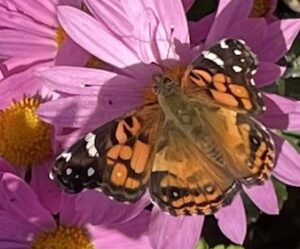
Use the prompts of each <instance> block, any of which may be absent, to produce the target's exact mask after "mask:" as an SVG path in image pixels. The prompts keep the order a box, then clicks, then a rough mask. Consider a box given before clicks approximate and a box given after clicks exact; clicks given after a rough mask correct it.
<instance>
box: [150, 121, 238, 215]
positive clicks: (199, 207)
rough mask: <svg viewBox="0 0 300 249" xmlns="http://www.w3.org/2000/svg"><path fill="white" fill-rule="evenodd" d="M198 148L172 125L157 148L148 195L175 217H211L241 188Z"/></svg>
mask: <svg viewBox="0 0 300 249" xmlns="http://www.w3.org/2000/svg"><path fill="white" fill-rule="evenodd" d="M196 129H197V128H196ZM196 129H195V130H196ZM195 136H197V135H196V134H195ZM199 136H201V135H200V134H199ZM200 147H201V146H200V145H199V144H197V142H195V140H194V141H192V140H191V139H190V138H189V137H188V136H187V135H186V134H185V133H184V132H182V131H181V130H180V129H178V128H177V127H176V126H174V125H166V126H165V128H164V132H163V136H162V137H161V138H160V139H159V142H158V144H157V151H156V156H155V159H154V163H153V169H152V174H151V182H150V194H151V196H152V198H153V200H154V201H155V202H156V203H158V205H159V206H160V207H161V208H162V209H163V210H165V211H167V212H169V213H170V214H172V215H174V216H177V215H192V214H206V215H207V214H211V213H214V212H216V211H217V210H219V209H220V208H221V207H223V206H225V205H228V204H229V203H230V202H231V201H232V198H233V197H234V195H235V194H236V192H237V191H238V190H239V188H240V186H239V185H238V183H237V182H236V181H235V179H234V178H233V177H232V176H231V175H230V174H228V173H227V172H226V171H225V170H224V169H223V168H222V167H219V166H217V165H216V161H217V160H215V159H211V158H209V157H208V156H207V155H206V154H205V153H204V151H202V150H201V149H200ZM220 164H222V162H220Z"/></svg>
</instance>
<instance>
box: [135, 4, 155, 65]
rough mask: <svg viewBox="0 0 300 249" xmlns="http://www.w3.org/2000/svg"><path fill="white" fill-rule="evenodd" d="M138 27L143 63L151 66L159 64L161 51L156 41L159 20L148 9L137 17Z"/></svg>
mask: <svg viewBox="0 0 300 249" xmlns="http://www.w3.org/2000/svg"><path fill="white" fill-rule="evenodd" d="M136 21H137V23H139V25H137V26H136V27H135V29H134V33H135V37H137V44H138V47H139V53H138V54H139V57H140V59H141V61H142V62H144V63H146V64H150V63H151V62H156V63H158V61H159V51H158V49H157V44H156V43H155V41H154V38H155V33H156V31H157V27H158V20H157V18H156V16H155V15H154V13H153V11H152V10H151V9H146V10H145V11H143V12H142V13H141V15H139V16H138V17H137V20H136Z"/></svg>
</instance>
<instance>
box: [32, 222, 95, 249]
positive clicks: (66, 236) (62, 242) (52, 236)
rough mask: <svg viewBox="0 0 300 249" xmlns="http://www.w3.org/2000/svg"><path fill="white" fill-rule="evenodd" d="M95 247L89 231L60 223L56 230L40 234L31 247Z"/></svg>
mask: <svg viewBox="0 0 300 249" xmlns="http://www.w3.org/2000/svg"><path fill="white" fill-rule="evenodd" d="M47 248H49V249H50V248H51V249H94V248H95V247H94V246H93V244H92V242H91V240H90V238H89V236H88V233H87V231H86V230H84V229H80V228H77V227H67V226H63V225H59V226H58V227H57V228H55V229H54V230H51V231H48V232H45V233H42V234H40V235H39V236H38V237H37V238H36V239H35V241H34V242H33V243H32V244H31V246H30V249H47Z"/></svg>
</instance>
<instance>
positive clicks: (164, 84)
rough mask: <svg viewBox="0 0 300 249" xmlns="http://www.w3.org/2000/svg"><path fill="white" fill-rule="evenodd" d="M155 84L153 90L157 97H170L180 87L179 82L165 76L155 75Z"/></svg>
mask: <svg viewBox="0 0 300 249" xmlns="http://www.w3.org/2000/svg"><path fill="white" fill-rule="evenodd" d="M153 82H154V83H153V87H152V90H153V93H154V94H155V95H162V96H169V95H170V94H171V93H173V91H174V89H175V88H176V87H178V82H176V81H175V80H174V79H173V78H172V77H170V76H168V75H164V74H154V75H153Z"/></svg>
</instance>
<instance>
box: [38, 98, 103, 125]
mask: <svg viewBox="0 0 300 249" xmlns="http://www.w3.org/2000/svg"><path fill="white" fill-rule="evenodd" d="M96 105H97V97H84V96H82V97H66V98H62V99H57V100H53V101H50V102H46V103H44V104H42V105H41V106H40V108H39V109H38V114H39V116H40V117H41V118H42V119H43V120H44V121H46V122H48V123H51V124H56V125H57V126H62V127H80V126H82V125H84V124H85V123H86V122H88V121H89V118H90V117H91V116H92V115H94V113H95V110H96ZM58 106H59V108H57V107H58Z"/></svg>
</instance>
